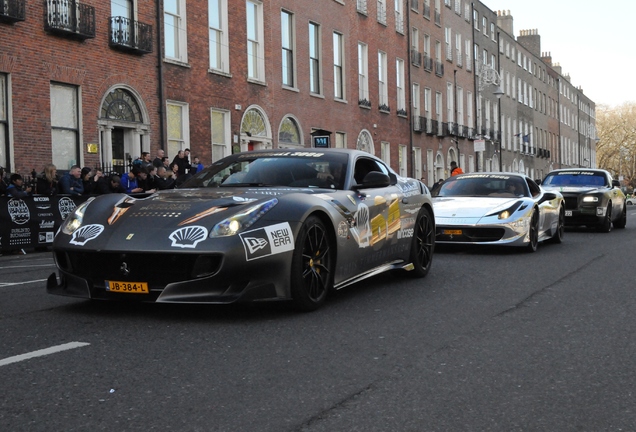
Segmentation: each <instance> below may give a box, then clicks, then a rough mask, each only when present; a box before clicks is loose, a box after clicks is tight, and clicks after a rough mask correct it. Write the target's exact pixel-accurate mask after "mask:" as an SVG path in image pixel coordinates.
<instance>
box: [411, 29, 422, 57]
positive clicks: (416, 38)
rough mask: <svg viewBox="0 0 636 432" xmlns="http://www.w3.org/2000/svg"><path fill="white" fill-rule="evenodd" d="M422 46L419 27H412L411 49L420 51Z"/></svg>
mask: <svg viewBox="0 0 636 432" xmlns="http://www.w3.org/2000/svg"><path fill="white" fill-rule="evenodd" d="M419 48H420V31H419V29H418V28H417V27H413V28H411V49H412V50H413V51H419Z"/></svg>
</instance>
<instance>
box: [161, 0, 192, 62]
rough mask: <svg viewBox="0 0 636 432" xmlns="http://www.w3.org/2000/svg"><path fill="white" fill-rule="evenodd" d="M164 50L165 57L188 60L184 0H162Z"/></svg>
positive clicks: (182, 60)
mask: <svg viewBox="0 0 636 432" xmlns="http://www.w3.org/2000/svg"><path fill="white" fill-rule="evenodd" d="M163 26H164V50H165V51H164V52H165V56H166V58H169V59H172V60H176V61H179V62H182V63H187V62H188V49H187V46H188V41H187V37H186V35H187V32H186V2H185V0H164V1H163Z"/></svg>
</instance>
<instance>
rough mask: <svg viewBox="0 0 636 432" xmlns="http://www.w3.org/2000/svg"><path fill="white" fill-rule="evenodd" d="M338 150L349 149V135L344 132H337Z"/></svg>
mask: <svg viewBox="0 0 636 432" xmlns="http://www.w3.org/2000/svg"><path fill="white" fill-rule="evenodd" d="M336 148H347V135H346V134H345V133H344V132H336Z"/></svg>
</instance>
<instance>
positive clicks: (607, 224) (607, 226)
mask: <svg viewBox="0 0 636 432" xmlns="http://www.w3.org/2000/svg"><path fill="white" fill-rule="evenodd" d="M598 230H599V231H600V232H604V233H608V232H610V231H612V203H611V202H610V203H608V204H607V208H606V209H605V217H604V218H603V222H601V225H599V227H598Z"/></svg>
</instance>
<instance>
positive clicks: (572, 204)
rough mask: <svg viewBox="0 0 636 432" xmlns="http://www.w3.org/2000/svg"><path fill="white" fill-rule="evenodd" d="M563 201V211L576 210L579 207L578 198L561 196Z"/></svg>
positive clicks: (576, 196)
mask: <svg viewBox="0 0 636 432" xmlns="http://www.w3.org/2000/svg"><path fill="white" fill-rule="evenodd" d="M563 198H564V199H565V209H566V210H576V209H577V208H578V207H579V197H578V195H575V196H563Z"/></svg>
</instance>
